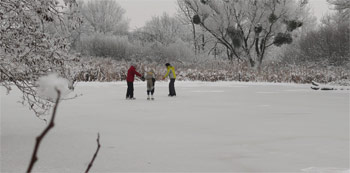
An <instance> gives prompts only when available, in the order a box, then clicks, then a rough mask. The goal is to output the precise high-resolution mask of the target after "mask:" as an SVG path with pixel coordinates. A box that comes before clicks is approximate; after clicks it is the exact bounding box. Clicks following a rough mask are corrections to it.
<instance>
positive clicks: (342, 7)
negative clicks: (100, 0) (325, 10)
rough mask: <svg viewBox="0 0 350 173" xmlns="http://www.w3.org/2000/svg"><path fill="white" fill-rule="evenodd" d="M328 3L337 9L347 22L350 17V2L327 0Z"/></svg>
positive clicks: (345, 0)
mask: <svg viewBox="0 0 350 173" xmlns="http://www.w3.org/2000/svg"><path fill="white" fill-rule="evenodd" d="M327 2H328V3H329V4H331V5H333V6H334V7H335V10H337V11H338V12H339V13H340V14H341V15H342V17H344V19H345V20H349V17H350V1H349V0H327Z"/></svg>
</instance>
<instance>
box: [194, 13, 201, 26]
mask: <svg viewBox="0 0 350 173" xmlns="http://www.w3.org/2000/svg"><path fill="white" fill-rule="evenodd" d="M192 21H193V23H194V24H197V25H198V24H200V23H201V18H200V17H199V16H198V14H196V15H194V16H193V18H192Z"/></svg>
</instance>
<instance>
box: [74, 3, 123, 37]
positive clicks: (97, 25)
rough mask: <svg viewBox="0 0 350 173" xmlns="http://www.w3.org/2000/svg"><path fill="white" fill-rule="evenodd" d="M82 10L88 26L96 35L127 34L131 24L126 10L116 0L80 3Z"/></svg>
mask: <svg viewBox="0 0 350 173" xmlns="http://www.w3.org/2000/svg"><path fill="white" fill-rule="evenodd" d="M80 9H81V13H82V15H83V19H84V20H85V21H86V24H87V25H88V26H86V27H91V28H92V29H93V32H95V33H103V34H107V33H110V34H125V33H126V32H127V31H128V28H129V22H128V21H127V20H126V19H125V16H124V15H125V10H124V9H123V8H122V7H121V6H120V5H119V4H118V3H117V2H116V1H115V0H89V1H88V2H86V3H85V2H83V1H80Z"/></svg>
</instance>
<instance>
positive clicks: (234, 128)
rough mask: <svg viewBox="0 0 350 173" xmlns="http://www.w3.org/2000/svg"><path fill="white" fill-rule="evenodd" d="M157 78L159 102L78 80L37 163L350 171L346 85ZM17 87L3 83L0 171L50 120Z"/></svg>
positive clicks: (18, 167) (125, 168)
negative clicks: (172, 89) (317, 87)
mask: <svg viewBox="0 0 350 173" xmlns="http://www.w3.org/2000/svg"><path fill="white" fill-rule="evenodd" d="M175 86H176V91H177V95H178V96H177V97H175V98H170V97H167V94H168V93H167V90H168V89H167V83H166V82H157V83H156V94H155V98H156V100H155V101H147V100H146V84H145V83H144V82H136V84H135V97H136V98H137V99H136V100H125V93H126V83H125V82H114V83H79V84H78V85H77V87H76V90H75V93H77V94H79V93H82V94H83V96H81V97H79V98H76V99H74V100H67V101H63V102H62V103H61V104H60V106H59V110H58V112H57V119H56V126H55V127H54V128H53V129H52V130H51V131H50V132H49V133H48V135H47V137H46V138H45V139H44V141H43V143H42V145H41V148H40V151H39V160H38V162H37V164H36V165H35V167H34V171H35V172H60V173H62V172H83V171H85V169H86V167H87V164H88V162H89V161H90V160H91V158H92V156H93V154H94V152H95V150H96V147H97V143H96V138H97V133H98V132H99V133H100V135H101V139H100V141H101V144H102V147H101V150H100V152H99V154H98V157H97V158H96V161H95V163H94V165H93V168H92V170H91V172H99V173H100V172H146V171H148V172H174V171H181V172H183V171H185V172H190V171H191V172H192V171H196V172H236V171H239V172H348V171H349V109H350V108H349V107H350V106H349V104H350V103H349V99H350V93H349V91H314V90H311V89H310V86H309V85H293V84H263V83H257V84H254V83H236V82H216V83H204V82H178V81H177V82H176V83H175ZM18 100H20V93H19V92H18V91H17V90H14V91H12V92H11V94H10V95H6V94H5V89H4V88H1V172H25V170H26V168H27V166H28V161H29V159H30V156H31V154H32V150H33V147H34V141H35V137H36V136H37V135H38V134H39V133H40V132H41V131H42V130H43V129H44V128H45V127H46V124H45V123H44V122H43V121H41V120H39V119H38V118H36V117H35V116H34V115H33V113H32V112H30V111H29V110H28V108H27V107H23V106H22V105H21V104H19V103H17V101H18Z"/></svg>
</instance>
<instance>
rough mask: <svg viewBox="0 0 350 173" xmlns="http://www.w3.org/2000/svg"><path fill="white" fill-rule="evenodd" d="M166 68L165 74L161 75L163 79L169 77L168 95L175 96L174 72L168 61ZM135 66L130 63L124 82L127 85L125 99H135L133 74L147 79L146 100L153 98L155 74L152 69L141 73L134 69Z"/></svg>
mask: <svg viewBox="0 0 350 173" xmlns="http://www.w3.org/2000/svg"><path fill="white" fill-rule="evenodd" d="M165 66H166V68H167V72H166V74H165V75H164V76H163V78H162V79H163V80H164V79H165V78H166V77H169V79H170V82H169V94H168V96H169V97H174V96H176V92H175V80H176V74H175V68H174V67H173V66H171V65H170V63H166V64H165ZM136 68H137V66H136V65H135V64H133V65H131V66H130V68H129V70H128V74H127V76H126V82H127V85H128V89H127V91H126V99H127V100H128V99H130V100H135V99H136V98H135V97H134V80H135V75H136V76H138V77H139V78H140V79H141V80H142V81H147V100H154V97H153V95H154V88H155V82H156V75H155V73H154V71H153V69H151V70H149V71H147V72H146V73H145V74H144V75H141V74H140V73H139V72H137V71H136Z"/></svg>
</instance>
